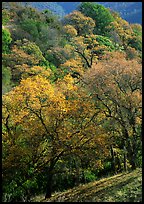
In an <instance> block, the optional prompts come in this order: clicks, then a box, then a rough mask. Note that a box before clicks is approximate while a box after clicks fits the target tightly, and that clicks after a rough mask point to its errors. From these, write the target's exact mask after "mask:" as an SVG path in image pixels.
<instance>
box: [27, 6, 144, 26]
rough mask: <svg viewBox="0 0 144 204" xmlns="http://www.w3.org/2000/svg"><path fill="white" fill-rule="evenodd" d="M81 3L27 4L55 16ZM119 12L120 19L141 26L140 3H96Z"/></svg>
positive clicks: (67, 11)
mask: <svg viewBox="0 0 144 204" xmlns="http://www.w3.org/2000/svg"><path fill="white" fill-rule="evenodd" d="M80 3H81V2H28V4H29V5H31V6H33V7H35V8H37V9H38V10H45V9H49V10H51V11H52V12H54V13H55V14H57V15H59V16H60V17H63V16H64V15H66V14H68V13H70V12H72V11H73V10H75V9H77V6H78V5H79V4H80ZM96 3H99V4H102V5H104V6H105V7H107V8H110V9H112V10H114V11H116V12H119V13H120V15H121V17H122V18H124V19H125V20H127V21H128V22H130V23H140V24H142V2H96Z"/></svg>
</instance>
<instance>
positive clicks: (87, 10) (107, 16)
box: [78, 2, 114, 36]
mask: <svg viewBox="0 0 144 204" xmlns="http://www.w3.org/2000/svg"><path fill="white" fill-rule="evenodd" d="M78 10H79V11H80V12H82V13H83V14H84V15H85V16H88V17H90V18H92V19H93V20H94V21H95V28H94V34H98V35H105V36H106V35H107V32H109V28H108V26H109V25H110V23H111V22H113V21H114V18H113V16H112V15H111V13H110V11H109V10H108V9H107V8H105V7H104V6H102V5H99V4H96V3H93V2H83V3H81V4H80V6H79V7H78Z"/></svg>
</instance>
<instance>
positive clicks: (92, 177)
mask: <svg viewBox="0 0 144 204" xmlns="http://www.w3.org/2000/svg"><path fill="white" fill-rule="evenodd" d="M96 178H97V177H96V175H95V174H94V173H93V172H92V171H91V170H89V169H86V170H84V179H85V182H91V181H94V180H96Z"/></svg>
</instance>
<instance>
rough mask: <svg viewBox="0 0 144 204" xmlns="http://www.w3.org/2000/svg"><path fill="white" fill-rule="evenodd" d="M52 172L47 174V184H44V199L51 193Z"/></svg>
mask: <svg viewBox="0 0 144 204" xmlns="http://www.w3.org/2000/svg"><path fill="white" fill-rule="evenodd" d="M52 177H53V175H52V173H49V174H48V178H47V186H46V195H45V199H46V198H50V197H51V194H52Z"/></svg>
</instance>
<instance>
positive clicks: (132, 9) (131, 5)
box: [98, 2, 142, 24]
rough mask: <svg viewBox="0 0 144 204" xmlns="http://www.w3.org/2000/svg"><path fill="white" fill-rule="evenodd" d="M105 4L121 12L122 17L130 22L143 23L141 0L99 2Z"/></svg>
mask: <svg viewBox="0 0 144 204" xmlns="http://www.w3.org/2000/svg"><path fill="white" fill-rule="evenodd" d="M98 3H99V4H102V5H103V6H105V7H107V8H110V9H112V10H114V11H117V12H118V13H120V15H121V17H122V18H124V19H125V20H127V21H128V22H130V23H140V24H142V3H141V2H98Z"/></svg>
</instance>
